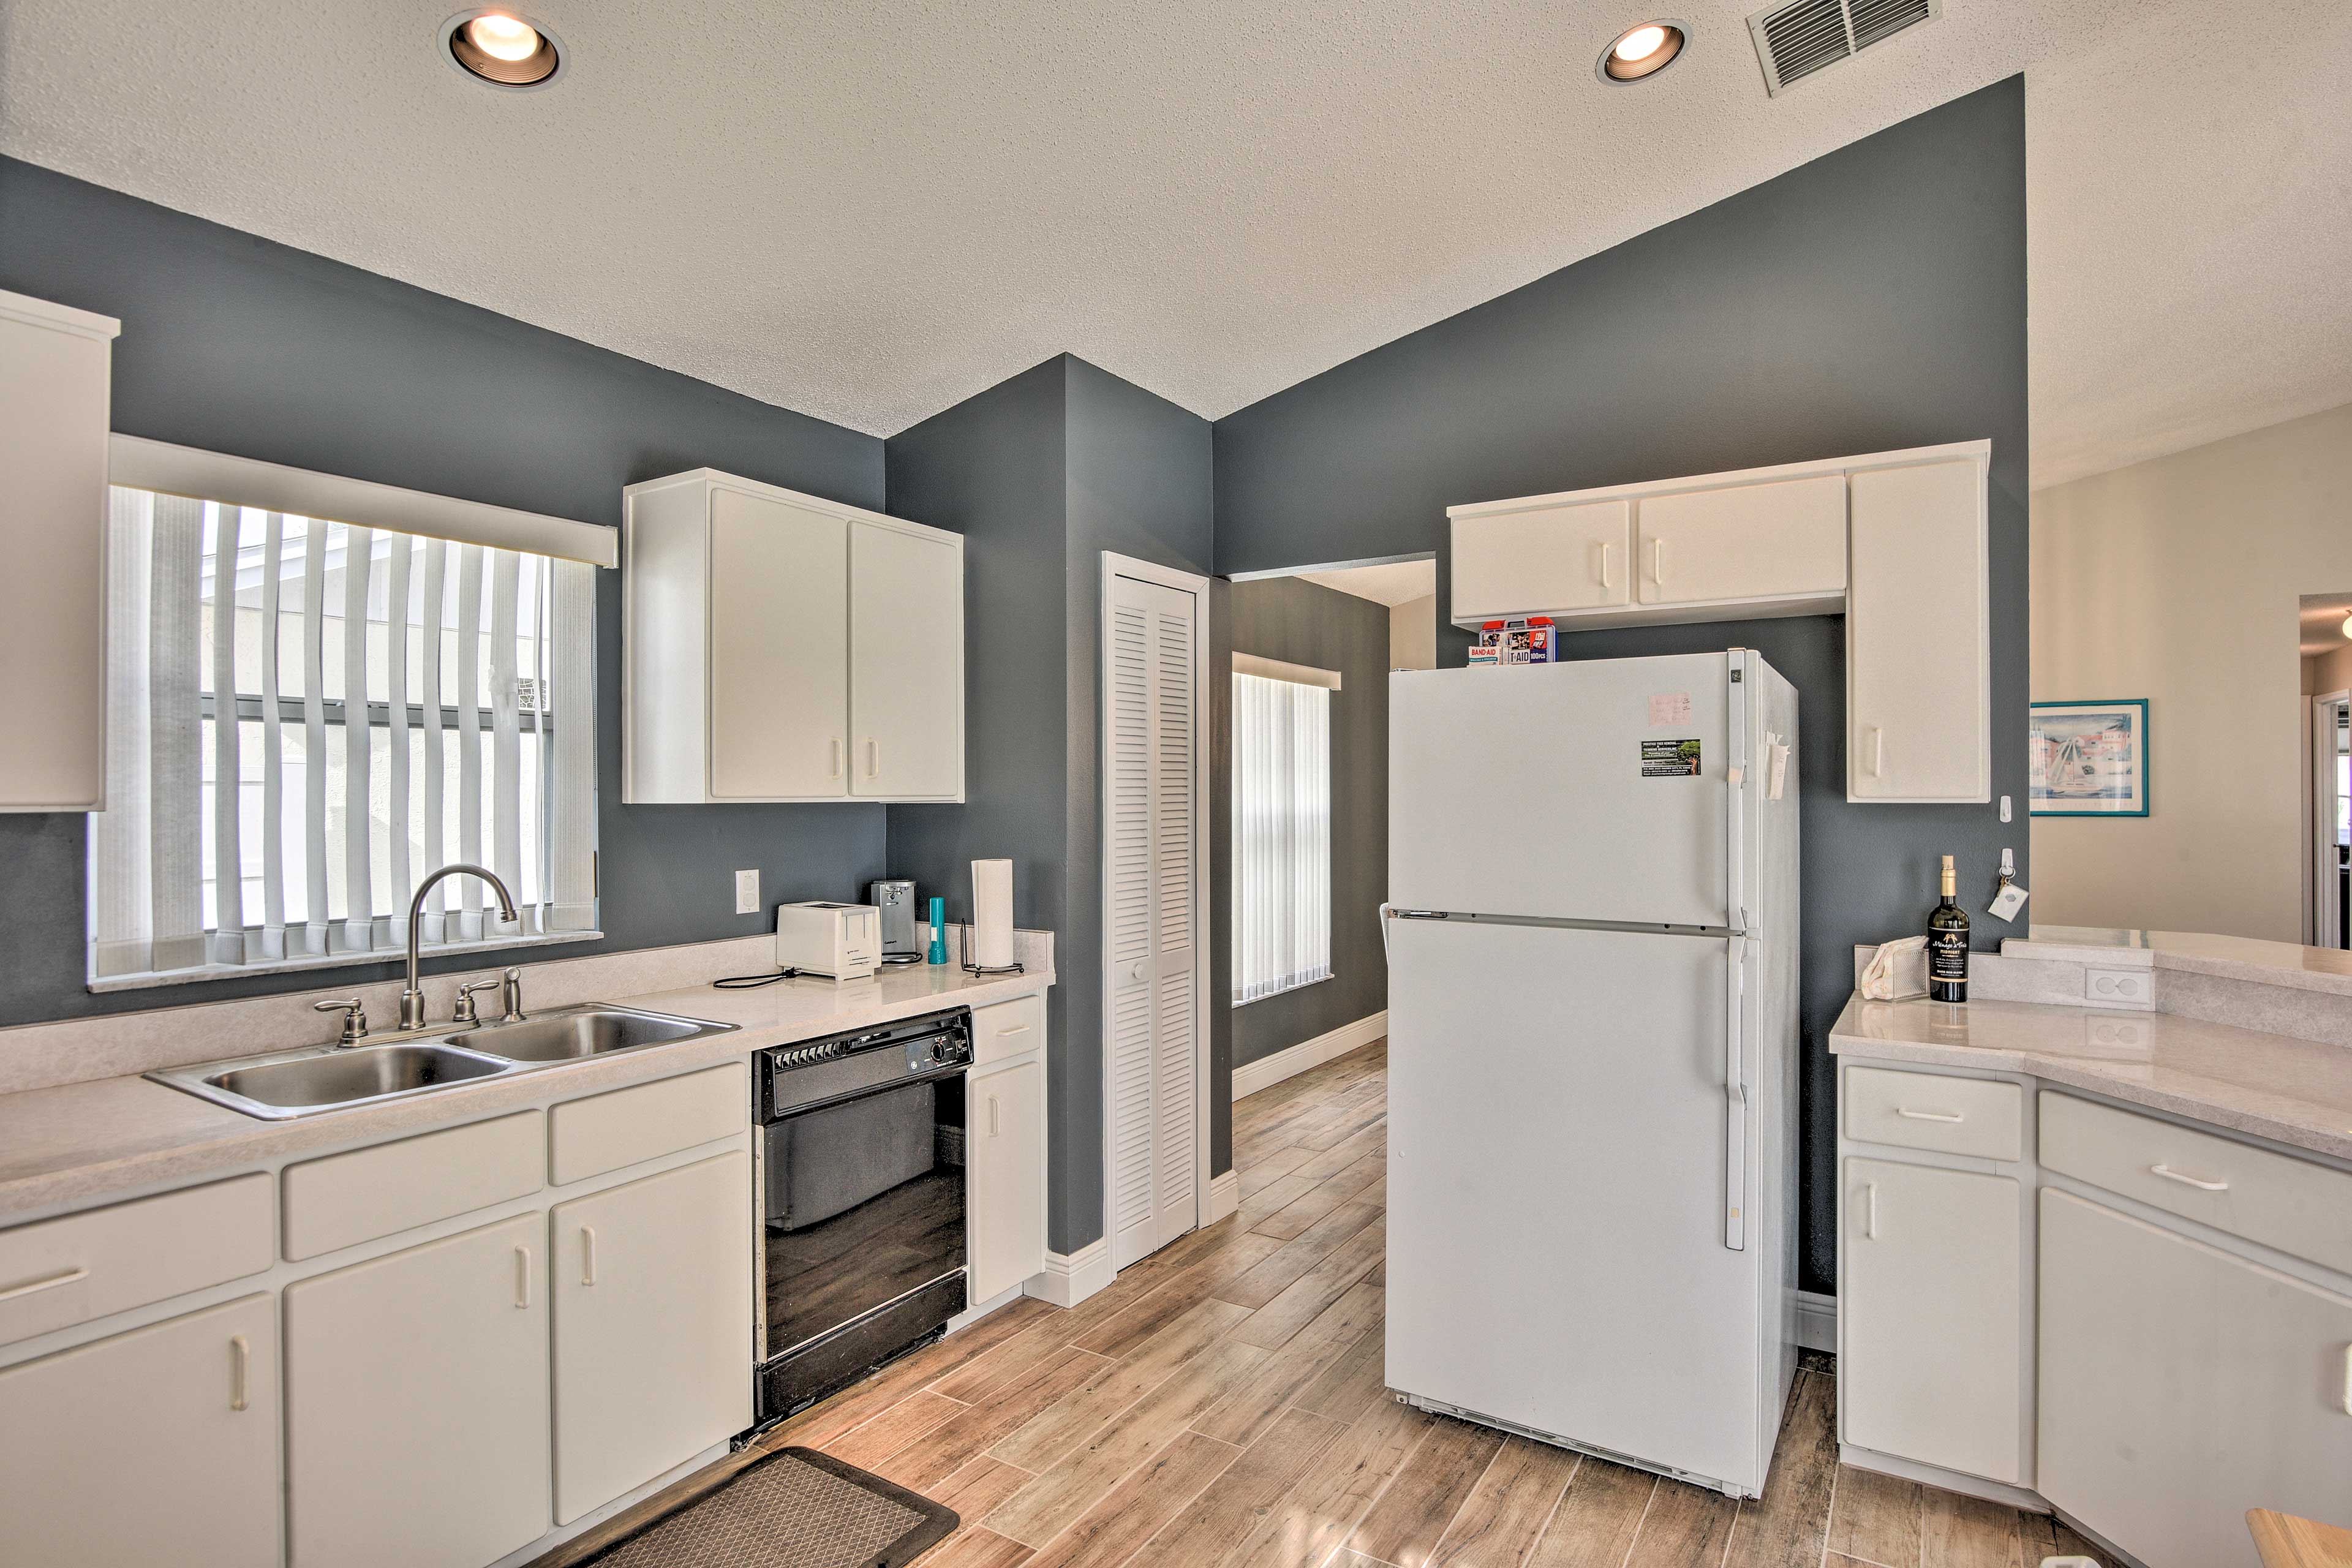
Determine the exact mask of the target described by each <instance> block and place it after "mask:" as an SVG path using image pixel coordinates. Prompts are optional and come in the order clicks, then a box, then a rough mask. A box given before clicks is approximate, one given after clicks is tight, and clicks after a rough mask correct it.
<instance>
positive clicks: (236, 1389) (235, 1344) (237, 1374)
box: [228, 1334, 253, 1410]
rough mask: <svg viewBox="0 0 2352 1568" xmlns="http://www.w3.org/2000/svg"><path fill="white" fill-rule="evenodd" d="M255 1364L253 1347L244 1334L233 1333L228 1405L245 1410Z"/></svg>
mask: <svg viewBox="0 0 2352 1568" xmlns="http://www.w3.org/2000/svg"><path fill="white" fill-rule="evenodd" d="M252 1366H253V1347H252V1346H251V1345H250V1344H247V1342H246V1338H245V1336H244V1335H243V1334H231V1335H230V1336H229V1340H228V1407H229V1408H230V1409H231V1410H243V1409H244V1408H245V1406H246V1403H247V1401H246V1384H247V1378H248V1376H249V1374H250V1373H251V1370H252Z"/></svg>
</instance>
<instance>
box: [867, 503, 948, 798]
mask: <svg viewBox="0 0 2352 1568" xmlns="http://www.w3.org/2000/svg"><path fill="white" fill-rule="evenodd" d="M849 729H850V747H851V763H852V766H851V768H850V773H849V793H850V794H852V795H857V796H859V797H861V798H873V799H883V800H961V799H962V798H963V545H962V542H961V540H960V539H958V538H956V536H955V535H953V534H940V533H935V532H933V531H930V530H929V529H924V530H921V531H916V530H912V529H908V528H906V527H903V526H899V527H883V526H880V525H878V524H875V523H869V522H857V523H853V524H851V525H850V531H849Z"/></svg>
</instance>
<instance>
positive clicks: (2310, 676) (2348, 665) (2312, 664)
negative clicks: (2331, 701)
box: [2303, 518, 2352, 693]
mask: <svg viewBox="0 0 2352 1568" xmlns="http://www.w3.org/2000/svg"><path fill="white" fill-rule="evenodd" d="M2345 526H2346V527H2347V528H2352V518H2347V521H2346V522H2345ZM2303 667H2304V686H2303V689H2305V691H2309V692H2314V693H2320V692H2328V691H2352V642H2347V643H2346V644H2345V645H2344V646H2343V647H2339V648H2337V649H2336V650H2335V651H2334V652H2332V653H2323V654H2319V655H2317V656H2315V657H2314V658H2306V659H2305V660H2304V661H2303Z"/></svg>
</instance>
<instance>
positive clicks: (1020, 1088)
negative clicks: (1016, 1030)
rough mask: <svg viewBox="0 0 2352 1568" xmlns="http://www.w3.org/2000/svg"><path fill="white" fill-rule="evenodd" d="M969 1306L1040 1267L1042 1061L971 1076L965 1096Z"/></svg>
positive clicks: (1028, 1060)
mask: <svg viewBox="0 0 2352 1568" xmlns="http://www.w3.org/2000/svg"><path fill="white" fill-rule="evenodd" d="M965 1093H966V1099H965V1112H964V1113H965V1118H966V1121H967V1126H966V1128H965V1130H964V1144H965V1150H966V1152H965V1156H964V1158H965V1162H966V1163H965V1168H964V1173H965V1178H966V1180H967V1182H968V1183H969V1184H970V1186H971V1193H970V1195H969V1198H968V1200H967V1202H968V1205H969V1209H970V1214H971V1237H970V1240H969V1247H970V1251H971V1300H973V1301H974V1302H975V1303H977V1302H981V1301H986V1300H991V1299H992V1298H993V1297H995V1296H996V1295H998V1294H999V1293H1001V1292H1003V1291H1005V1290H1009V1289H1013V1287H1014V1286H1016V1285H1018V1284H1020V1283H1021V1282H1022V1281H1023V1280H1024V1279H1028V1278H1029V1277H1030V1276H1031V1275H1032V1274H1034V1273H1036V1272H1038V1271H1039V1270H1040V1269H1042V1268H1045V1062H1044V1058H1042V1057H1035V1056H1032V1057H1027V1058H1023V1059H1020V1060H1017V1061H1013V1062H1012V1063H1010V1064H1008V1065H1006V1066H1004V1067H1000V1068H992V1069H990V1070H989V1071H986V1072H982V1073H975V1074H973V1075H972V1077H971V1080H970V1086H969V1088H968V1089H966V1091H965Z"/></svg>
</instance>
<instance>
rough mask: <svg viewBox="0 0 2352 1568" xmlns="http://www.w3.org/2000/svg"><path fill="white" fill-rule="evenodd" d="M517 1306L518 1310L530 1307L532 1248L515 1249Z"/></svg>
mask: <svg viewBox="0 0 2352 1568" xmlns="http://www.w3.org/2000/svg"><path fill="white" fill-rule="evenodd" d="M515 1305H516V1307H518V1308H522V1307H528V1306H530V1247H516V1248H515Z"/></svg>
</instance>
